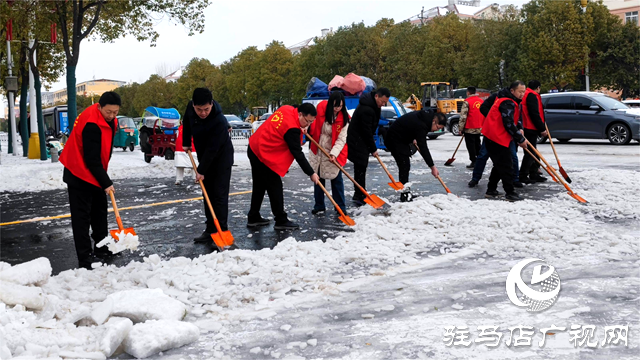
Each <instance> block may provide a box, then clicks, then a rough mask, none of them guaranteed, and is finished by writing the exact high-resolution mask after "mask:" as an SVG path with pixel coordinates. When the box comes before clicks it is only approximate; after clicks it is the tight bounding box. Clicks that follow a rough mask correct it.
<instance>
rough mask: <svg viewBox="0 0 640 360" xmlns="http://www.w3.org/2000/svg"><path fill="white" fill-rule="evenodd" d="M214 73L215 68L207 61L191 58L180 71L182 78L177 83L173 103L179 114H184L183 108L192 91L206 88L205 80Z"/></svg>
mask: <svg viewBox="0 0 640 360" xmlns="http://www.w3.org/2000/svg"><path fill="white" fill-rule="evenodd" d="M214 71H216V66H215V65H213V64H211V62H209V60H207V59H200V58H193V59H191V61H189V64H187V66H185V68H184V70H183V71H182V76H181V77H180V78H179V79H178V82H177V83H178V86H177V92H176V94H175V103H176V105H177V106H178V111H180V113H182V112H184V109H185V107H186V106H187V104H188V103H189V100H190V99H191V95H192V94H193V90H195V89H196V88H199V87H208V86H207V78H208V77H210V76H211V74H212V72H214ZM210 90H213V89H210ZM214 95H215V94H214ZM216 100H217V99H216Z"/></svg>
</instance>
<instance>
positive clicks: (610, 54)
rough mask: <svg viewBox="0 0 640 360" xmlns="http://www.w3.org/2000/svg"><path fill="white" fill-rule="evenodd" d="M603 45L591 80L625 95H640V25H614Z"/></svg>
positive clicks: (629, 96)
mask: <svg viewBox="0 0 640 360" xmlns="http://www.w3.org/2000/svg"><path fill="white" fill-rule="evenodd" d="M613 30H614V31H612V33H611V37H609V38H608V39H607V40H606V41H605V43H604V46H603V47H602V48H601V49H599V50H598V51H597V52H596V54H595V59H594V64H593V70H592V71H591V74H592V75H591V80H592V81H593V84H594V85H595V86H600V87H606V88H608V89H610V90H622V94H621V96H622V98H623V99H626V98H637V97H639V96H640V28H638V26H637V25H635V24H625V25H621V24H617V25H615V26H614V29H613Z"/></svg>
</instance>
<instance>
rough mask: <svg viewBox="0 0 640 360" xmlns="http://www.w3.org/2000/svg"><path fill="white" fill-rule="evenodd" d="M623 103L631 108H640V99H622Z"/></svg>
mask: <svg viewBox="0 0 640 360" xmlns="http://www.w3.org/2000/svg"><path fill="white" fill-rule="evenodd" d="M622 103H623V104H625V105H627V106H628V107H630V108H632V109H633V108H640V100H622Z"/></svg>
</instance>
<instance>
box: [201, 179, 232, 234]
mask: <svg viewBox="0 0 640 360" xmlns="http://www.w3.org/2000/svg"><path fill="white" fill-rule="evenodd" d="M202 183H203V184H204V188H205V190H207V195H209V200H210V201H211V207H213V211H215V213H216V217H217V218H218V222H219V223H220V229H221V230H222V231H227V230H229V228H228V225H227V220H228V218H229V186H230V183H231V167H229V168H227V169H223V170H222V171H218V172H214V173H211V174H204V180H203V181H202ZM203 195H204V194H203ZM202 202H203V204H204V215H205V216H206V217H207V228H206V230H205V231H206V232H208V233H211V234H213V233H216V232H218V229H217V228H216V225H215V223H214V222H213V216H211V211H209V207H208V206H207V201H206V200H204V199H203V200H202Z"/></svg>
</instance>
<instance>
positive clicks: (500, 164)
mask: <svg viewBox="0 0 640 360" xmlns="http://www.w3.org/2000/svg"><path fill="white" fill-rule="evenodd" d="M485 146H486V147H487V151H488V152H489V157H490V158H491V161H492V162H493V168H492V169H491V175H489V183H488V184H487V191H489V190H497V189H498V181H500V180H502V187H503V188H504V191H505V192H506V193H507V194H512V193H513V192H514V191H513V157H512V156H511V150H510V149H509V147H505V146H502V145H500V144H498V143H496V142H493V141H491V140H490V139H488V138H485Z"/></svg>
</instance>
